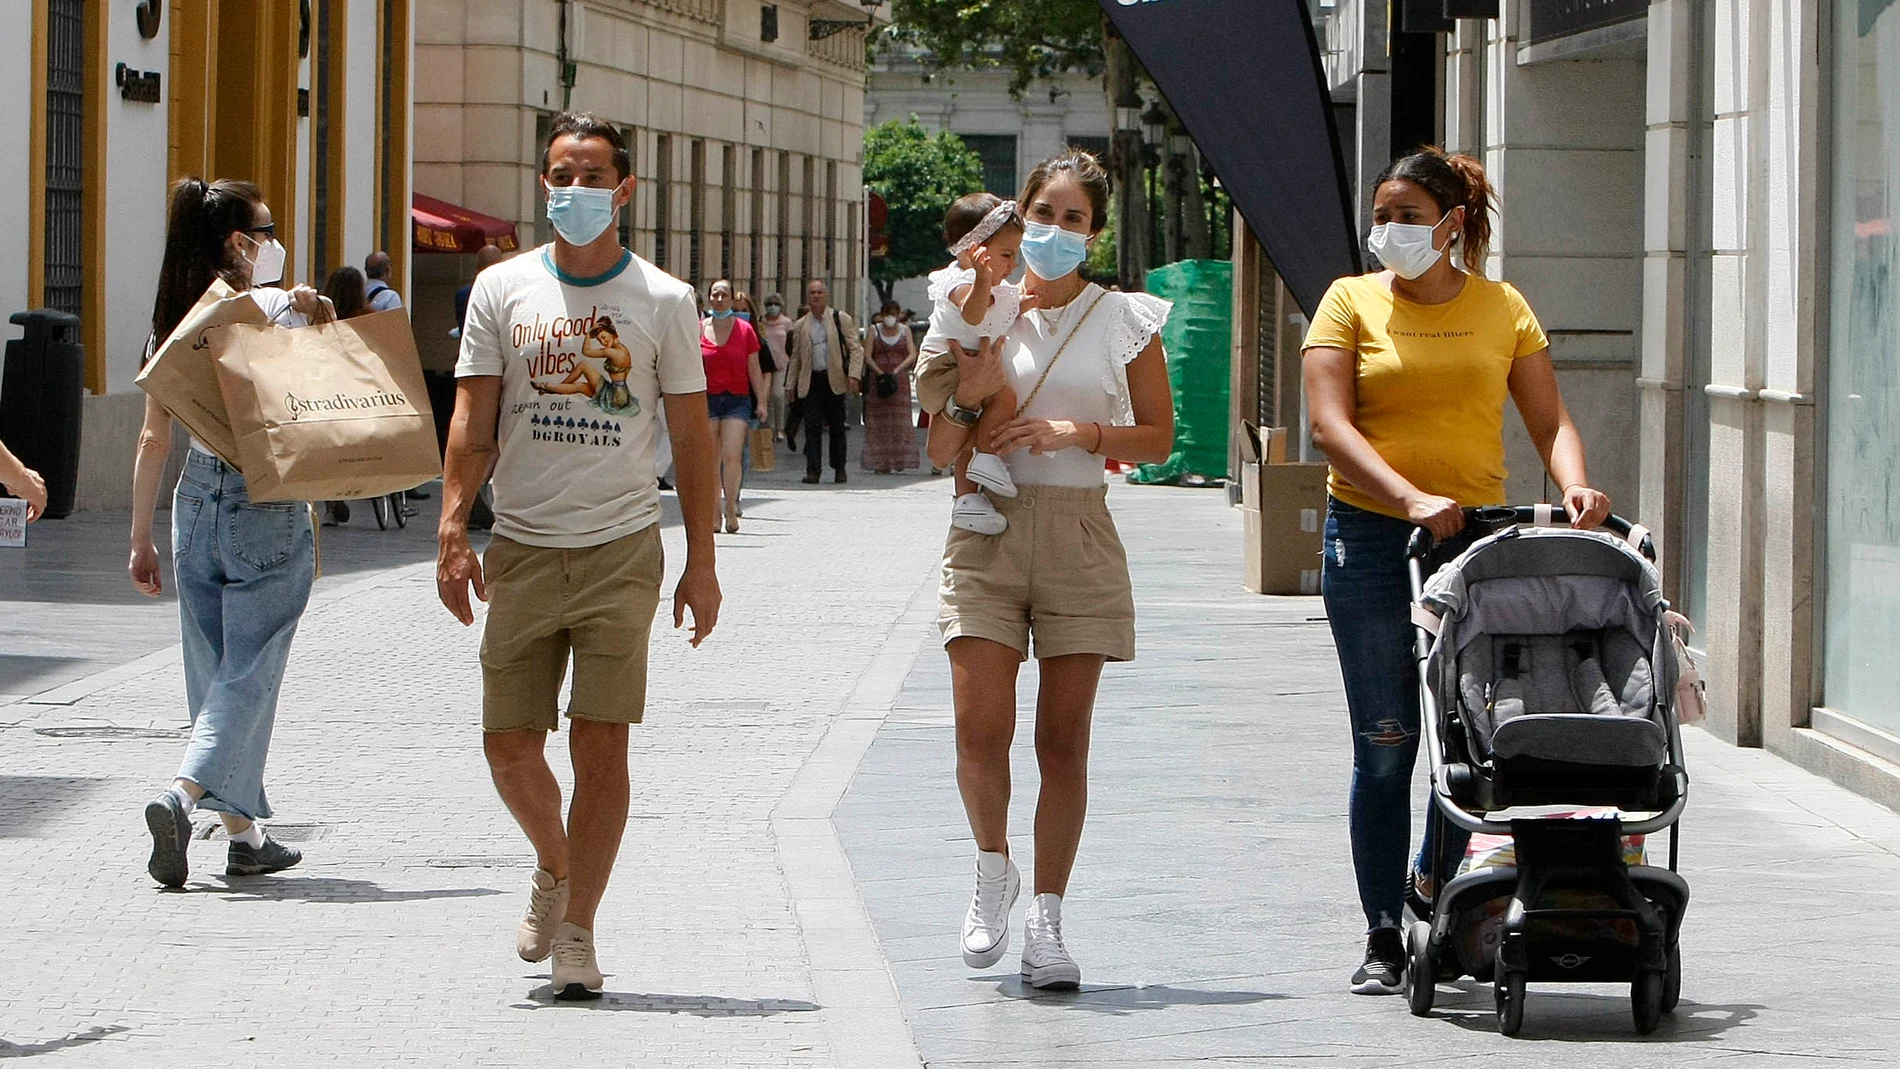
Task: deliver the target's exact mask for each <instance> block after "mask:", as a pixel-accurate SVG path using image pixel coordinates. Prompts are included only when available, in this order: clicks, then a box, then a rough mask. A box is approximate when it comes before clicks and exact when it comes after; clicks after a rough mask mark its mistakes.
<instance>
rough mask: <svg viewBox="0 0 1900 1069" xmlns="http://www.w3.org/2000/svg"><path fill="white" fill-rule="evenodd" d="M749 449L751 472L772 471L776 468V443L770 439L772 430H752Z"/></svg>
mask: <svg viewBox="0 0 1900 1069" xmlns="http://www.w3.org/2000/svg"><path fill="white" fill-rule="evenodd" d="M751 449H752V470H753V471H773V470H775V469H777V468H778V442H777V441H776V440H775V439H774V438H773V437H772V428H770V427H754V428H752V437H751Z"/></svg>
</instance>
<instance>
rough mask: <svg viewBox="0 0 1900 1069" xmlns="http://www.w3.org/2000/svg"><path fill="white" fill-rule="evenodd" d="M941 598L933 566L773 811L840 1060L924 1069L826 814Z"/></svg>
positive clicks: (866, 1068) (850, 1066) (842, 1064)
mask: <svg viewBox="0 0 1900 1069" xmlns="http://www.w3.org/2000/svg"><path fill="white" fill-rule="evenodd" d="M936 599H937V575H936V573H935V571H934V570H933V571H932V573H931V575H930V577H929V578H928V579H927V580H926V581H925V582H924V583H922V584H921V585H920V586H919V587H918V589H917V593H916V595H915V596H914V597H912V598H911V601H910V604H909V605H908V606H907V607H906V608H905V609H904V612H903V615H901V616H900V617H898V620H897V623H896V624H895V625H894V626H893V627H892V628H891V630H890V631H889V632H888V633H887V634H886V635H885V637H884V642H883V645H882V646H880V647H879V649H878V651H877V654H876V656H874V657H873V658H872V659H871V663H870V664H869V665H868V666H867V667H866V668H865V670H864V674H863V675H862V676H860V677H859V678H858V682H857V684H856V686H854V687H853V688H852V691H851V693H850V695H849V696H847V697H846V698H845V700H844V705H843V707H842V708H841V709H840V710H839V712H838V715H837V717H836V718H835V719H834V720H833V721H832V723H831V727H830V729H829V730H827V731H826V732H825V736H824V738H823V739H821V740H820V741H819V743H818V746H817V748H816V749H814V750H813V751H812V753H811V756H810V757H808V758H806V760H805V763H804V764H803V765H802V766H800V767H799V770H798V773H797V774H796V775H795V776H794V777H793V778H792V783H791V786H790V787H788V788H787V789H786V791H785V795H784V797H782V798H781V799H780V800H779V803H778V806H777V807H776V808H774V809H773V811H772V837H773V839H774V841H775V842H776V844H777V848H778V860H779V868H780V870H781V871H782V872H783V873H784V876H785V886H786V890H787V892H788V893H789V895H790V898H791V901H792V907H793V911H794V912H795V914H796V916H797V918H798V930H799V937H800V939H801V940H802V941H803V942H804V944H805V956H806V960H807V961H808V962H809V966H810V973H811V986H812V994H813V997H814V998H815V999H816V1001H817V1002H818V1004H819V1005H821V1006H823V1007H824V1020H825V1026H824V1027H825V1036H826V1039H827V1040H828V1043H829V1046H830V1048H831V1053H832V1056H833V1058H834V1059H835V1060H834V1061H833V1062H832V1065H833V1066H835V1067H836V1069H912V1067H914V1069H923V1065H924V1062H923V1057H922V1055H921V1054H920V1053H919V1052H918V1050H917V1044H916V1041H915V1040H914V1039H913V1038H912V1036H911V1032H910V1022H909V1021H908V1020H907V1019H906V1018H905V1016H904V1010H903V1006H902V1004H901V1003H900V1002H899V1000H898V996H897V982H896V979H895V978H894V977H893V976H892V975H891V970H890V966H889V963H888V962H887V961H886V959H885V957H884V950H883V946H882V944H881V943H880V942H879V941H878V937H877V932H876V930H875V929H874V928H872V926H871V918H870V914H869V913H868V912H867V911H866V910H865V908H864V901H863V899H862V897H860V895H859V894H858V886H857V878H856V876H855V874H854V873H853V872H852V870H851V862H850V860H849V859H848V858H847V857H846V856H845V852H844V844H843V843H842V842H841V841H840V840H839V838H838V829H837V827H836V826H835V825H834V824H833V823H832V814H833V813H834V812H835V811H836V810H837V808H838V803H839V802H840V801H841V800H842V799H843V798H844V793H845V791H846V790H847V789H848V788H849V787H850V786H851V781H852V779H853V778H854V777H855V776H856V775H857V771H858V766H859V765H860V764H861V763H862V762H863V760H864V756H865V754H866V753H868V752H869V751H870V748H871V743H872V741H873V740H875V739H876V738H877V733H878V730H879V729H880V728H882V727H883V726H884V721H885V718H886V717H888V716H889V715H890V711H891V707H892V706H893V705H895V704H896V702H897V696H898V693H899V692H900V691H901V690H902V689H903V686H904V680H905V679H906V678H908V677H909V675H910V670H911V666H912V665H913V664H915V663H916V660H917V656H918V651H919V650H921V649H922V648H923V646H924V638H925V635H924V628H925V626H926V625H927V624H928V622H929V621H930V619H931V616H932V615H933V611H934V609H935V605H936Z"/></svg>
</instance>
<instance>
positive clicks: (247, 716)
mask: <svg viewBox="0 0 1900 1069" xmlns="http://www.w3.org/2000/svg"><path fill="white" fill-rule="evenodd" d="M314 537H315V536H314V535H313V533H312V532H311V529H310V510H309V509H308V508H307V507H306V506H305V505H303V504H302V503H300V502H270V503H254V502H252V501H251V499H250V494H249V492H248V491H247V490H246V489H245V486H244V476H242V475H240V474H238V472H237V470H236V469H234V468H232V467H230V466H229V465H227V464H225V463H224V462H223V461H221V460H219V459H218V458H216V457H214V456H212V455H211V454H209V453H204V452H200V451H199V450H197V449H193V450H192V451H191V452H190V453H189V454H188V455H187V459H186V461H185V471H184V474H183V475H182V476H180V477H179V480H178V492H177V494H176V495H175V496H174V497H173V499H172V560H173V563H174V566H175V569H176V573H177V577H178V617H179V622H180V624H181V630H182V631H183V634H184V654H185V700H186V702H187V703H188V704H189V705H190V712H191V742H190V743H189V744H188V745H187V746H186V747H185V760H184V762H183V763H182V764H180V765H179V767H178V777H179V778H180V779H187V780H190V781H191V782H193V783H196V784H198V785H199V786H201V787H203V788H204V789H205V795H204V798H203V799H202V800H200V801H199V803H198V804H199V805H200V806H203V807H204V808H206V809H213V810H217V811H219V812H225V813H234V814H237V815H238V816H241V817H247V818H249V819H252V820H259V819H263V818H267V817H269V816H270V815H271V808H270V802H269V801H267V800H266V799H265V797H264V758H265V756H266V755H267V754H268V753H269V751H270V736H271V728H272V726H273V725H274V724H275V723H276V720H277V693H278V687H279V684H281V683H282V682H283V678H284V665H285V663H286V662H287V661H288V660H289V659H290V640H291V639H292V638H293V637H294V636H295V635H296V634H297V621H298V620H299V619H300V618H301V617H302V616H303V610H304V606H305V605H307V604H309V601H310V584H311V583H312V581H313V580H314V579H315V567H316V561H315V554H314V552H313V549H314V546H313V539H314Z"/></svg>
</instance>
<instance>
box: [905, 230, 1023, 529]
mask: <svg viewBox="0 0 1900 1069" xmlns="http://www.w3.org/2000/svg"><path fill="white" fill-rule="evenodd" d="M943 237H944V240H945V241H946V242H948V243H949V245H950V252H951V254H952V255H954V256H955V257H956V261H955V262H954V263H952V264H950V265H948V266H946V267H944V268H943V269H942V270H940V271H937V272H934V273H933V274H931V276H930V299H931V302H932V305H931V310H930V330H929V332H928V333H927V334H925V336H924V344H923V351H924V352H925V353H927V354H929V355H928V356H926V357H925V358H924V360H923V361H922V362H921V363H920V364H919V365H918V367H917V398H918V401H919V402H920V403H921V404H922V405H923V409H924V411H926V412H928V413H930V415H931V417H932V418H933V419H934V418H948V417H946V416H944V412H945V410H946V409H947V408H948V407H949V405H950V402H951V400H952V398H953V397H954V395H955V394H956V390H957V364H956V358H955V357H954V356H951V355H949V354H948V353H947V352H946V350H948V348H949V346H948V344H947V343H948V342H952V341H954V342H956V343H957V344H958V345H961V346H962V347H963V348H964V349H965V350H967V351H970V352H974V351H976V349H977V347H978V346H979V345H981V344H982V342H983V340H984V339H985V338H989V339H995V338H1000V337H1002V336H1003V335H1004V334H1005V333H1007V332H1008V331H1009V328H1010V327H1011V326H1012V325H1014V324H1015V322H1016V316H1017V313H1019V312H1020V311H1021V310H1022V305H1023V293H1022V290H1021V288H1020V287H1018V286H1016V285H1015V284H1014V283H1011V282H1008V281H1006V280H1007V279H1008V278H1009V276H1010V275H1012V274H1014V273H1015V271H1016V257H1017V254H1018V253H1019V252H1020V251H1021V249H1022V244H1023V219H1022V216H1021V215H1020V214H1019V213H1018V212H1017V210H1016V202H1015V201H1006V200H1002V199H1000V198H998V197H997V196H996V195H995V194H993V193H972V194H970V195H969V196H967V197H963V198H961V199H959V200H958V201H957V202H956V203H955V204H952V205H951V206H950V210H949V212H947V213H945V215H944V220H943ZM1015 417H1016V391H1014V390H1012V389H1010V388H1009V387H1007V386H1005V387H1004V388H1003V392H1001V393H999V394H997V395H996V396H995V397H992V398H990V400H989V401H988V403H986V404H985V405H984V406H983V415H982V418H981V419H979V420H978V421H977V424H976V427H975V429H974V433H973V434H972V435H971V438H970V442H971V445H970V448H968V449H966V450H964V452H963V455H962V456H960V457H958V458H957V467H956V503H955V504H954V505H953V506H952V508H951V510H950V523H951V525H952V526H954V527H960V528H962V529H964V530H966V531H974V532H976V533H977V534H983V535H998V534H1002V533H1003V531H1005V530H1006V529H1008V527H1009V521H1008V520H1007V519H1005V518H1004V517H1003V514H1002V513H1000V512H998V511H996V506H995V505H993V504H991V503H990V499H989V498H987V497H985V496H983V494H982V493H981V492H979V491H983V490H987V491H989V492H990V493H992V494H997V495H999V496H1002V497H1015V496H1016V483H1015V482H1014V481H1013V480H1012V479H1011V478H1010V477H1009V469H1008V468H1007V467H1005V466H1004V464H1003V460H1002V458H1001V457H999V456H997V455H996V454H994V453H992V452H990V451H989V445H990V441H991V439H992V437H993V436H994V434H995V433H996V431H997V429H998V428H1000V427H1001V426H1002V425H1003V424H1005V423H1008V422H1009V421H1010V420H1012V419H1014V418H1015Z"/></svg>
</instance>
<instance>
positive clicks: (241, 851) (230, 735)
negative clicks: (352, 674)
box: [127, 178, 320, 887]
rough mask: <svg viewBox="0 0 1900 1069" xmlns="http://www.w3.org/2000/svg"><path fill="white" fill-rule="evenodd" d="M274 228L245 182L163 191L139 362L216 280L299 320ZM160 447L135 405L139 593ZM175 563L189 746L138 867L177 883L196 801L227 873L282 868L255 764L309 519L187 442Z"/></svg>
mask: <svg viewBox="0 0 1900 1069" xmlns="http://www.w3.org/2000/svg"><path fill="white" fill-rule="evenodd" d="M275 232H276V228H275V225H274V223H273V221H272V218H271V210H270V207H269V206H268V205H266V204H265V203H264V197H263V194H262V193H260V192H259V191H258V188H257V187H256V186H254V185H252V184H251V183H249V182H234V181H231V180H229V179H220V180H218V181H216V182H206V181H204V180H203V179H200V178H185V179H181V180H180V181H179V182H178V183H177V184H176V185H174V186H173V187H172V196H171V208H170V217H169V219H168V221H167V223H166V228H165V255H164V259H163V261H161V264H160V266H159V272H158V297H157V299H156V300H155V301H154V302H153V307H152V333H151V335H150V337H149V338H148V339H147V341H146V359H147V360H148V361H149V360H150V359H151V357H152V355H153V353H154V352H155V351H156V350H157V347H158V345H159V343H160V342H162V341H163V340H164V339H165V338H167V337H169V336H170V335H171V332H172V331H173V329H175V328H176V327H177V326H178V324H179V322H180V321H181V320H183V319H184V317H185V315H186V313H188V312H190V311H191V308H192V305H194V304H196V303H197V301H198V299H199V298H200V297H201V296H203V295H204V292H205V290H206V289H208V288H209V287H210V286H211V282H212V280H213V279H218V278H222V279H223V280H224V281H225V282H226V283H228V284H229V285H230V286H231V287H232V288H234V289H238V290H245V291H248V292H249V294H250V296H251V299H253V300H255V301H256V302H257V305H258V307H259V308H260V309H262V310H263V312H264V314H265V315H266V316H267V317H269V318H270V320H271V322H273V323H276V324H278V325H279V326H284V327H299V326H305V325H307V324H308V323H309V322H310V318H311V317H312V316H313V315H315V314H316V313H317V311H318V309H319V307H320V303H319V302H320V298H319V296H318V294H317V292H316V291H315V290H313V289H311V288H310V287H309V286H297V287H296V288H295V289H293V290H291V291H290V292H288V293H286V292H285V291H284V290H282V289H277V288H275V287H276V285H277V284H278V283H279V282H281V281H282V280H283V277H284V261H285V259H286V254H285V250H284V247H283V245H282V244H280V243H279V242H278V241H277V238H276V237H275ZM171 438H172V414H171V413H170V412H168V411H166V409H165V407H164V406H163V405H161V404H159V403H158V402H157V401H156V400H154V399H152V398H150V397H147V398H146V400H145V425H144V427H143V428H142V429H141V430H140V431H139V441H138V453H137V456H136V458H135V459H134V461H133V468H132V471H133V475H132V554H131V560H130V562H129V564H128V565H127V570H128V571H129V572H130V573H131V577H132V585H133V586H134V587H136V588H137V589H138V591H139V592H140V593H142V594H146V595H149V596H151V597H157V596H158V595H159V594H160V593H161V591H162V585H161V581H160V577H159V567H158V550H157V549H156V548H155V547H154V545H153V543H152V522H153V513H154V512H155V511H156V509H157V506H158V491H159V483H160V481H161V480H162V479H163V478H164V472H165V463H166V459H167V458H168V457H169V456H170V455H171V444H172V443H171ZM172 565H173V572H174V574H175V575H176V577H177V581H178V618H179V625H180V631H181V633H182V636H183V649H184V667H185V702H186V706H187V712H188V714H189V715H190V717H191V740H190V741H189V742H187V743H186V744H185V758H184V761H183V762H182V763H180V765H179V768H178V775H177V777H176V778H174V779H173V780H172V785H171V786H170V787H169V788H167V789H166V790H164V791H161V792H159V795H158V797H157V798H155V799H153V800H152V801H151V802H149V803H148V804H147V805H146V806H145V825H146V828H147V829H148V830H149V831H150V832H151V833H152V856H151V859H150V860H149V861H147V862H146V870H147V871H148V872H150V873H151V874H152V878H153V879H155V880H157V881H158V882H159V883H161V884H163V885H164V886H166V887H183V886H184V884H185V878H186V876H187V875H188V874H189V865H188V862H187V857H186V854H187V847H188V846H189V845H190V842H191V814H192V812H193V811H194V810H196V809H199V808H204V809H210V810H213V811H215V812H217V814H218V816H219V818H220V819H222V820H223V821H224V827H225V831H226V832H227V833H228V834H229V835H230V837H231V845H230V849H229V851H228V853H227V855H226V859H225V867H224V871H225V874H226V875H228V876H256V875H262V874H264V873H271V872H277V871H280V870H282V869H287V868H289V867H290V866H292V865H295V864H296V863H297V862H298V861H300V860H302V857H303V855H302V854H301V853H299V852H298V850H297V849H296V848H295V847H292V846H285V845H283V844H282V843H279V842H278V841H277V840H275V839H272V838H271V837H270V836H269V835H268V834H266V833H265V831H264V828H263V827H262V826H261V825H259V824H258V823H257V822H258V821H260V820H267V819H269V818H270V816H271V815H272V814H271V807H270V801H269V800H268V799H267V798H266V797H265V795H264V761H265V758H266V757H267V756H268V755H269V752H270V739H271V729H272V728H273V727H274V726H275V724H276V721H277V700H278V697H279V694H280V691H281V686H282V683H283V678H284V667H285V665H286V664H287V663H288V662H289V660H290V643H291V640H292V639H293V638H295V637H296V634H297V624H298V621H299V620H301V619H302V618H303V611H304V607H305V606H306V605H307V604H308V603H309V601H310V586H311V583H312V581H313V580H314V579H315V575H316V545H315V532H313V531H312V530H311V529H310V510H309V509H308V508H306V507H305V506H303V505H301V504H295V503H291V502H281V501H279V502H261V501H252V500H251V499H250V494H249V492H248V490H247V488H246V486H245V483H244V476H243V475H242V474H241V473H239V472H238V470H237V469H236V468H233V467H231V466H230V465H228V464H226V463H225V462H224V461H222V460H220V459H218V458H217V457H216V456H215V455H213V454H212V452H211V451H210V450H209V449H208V448H206V447H205V445H204V443H202V442H200V441H198V440H197V439H196V438H195V437H194V438H193V439H192V442H191V449H190V451H189V452H187V453H186V454H185V470H184V473H183V474H182V475H180V476H179V479H178V488H177V491H176V492H175V494H174V496H173V499H172Z"/></svg>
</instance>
